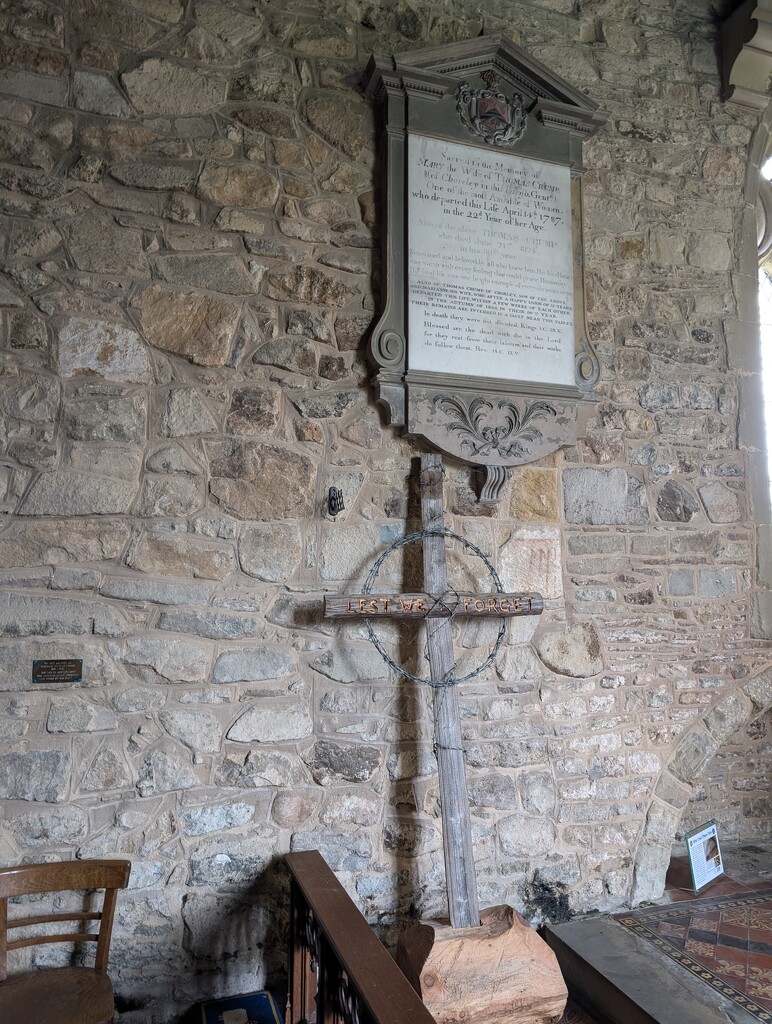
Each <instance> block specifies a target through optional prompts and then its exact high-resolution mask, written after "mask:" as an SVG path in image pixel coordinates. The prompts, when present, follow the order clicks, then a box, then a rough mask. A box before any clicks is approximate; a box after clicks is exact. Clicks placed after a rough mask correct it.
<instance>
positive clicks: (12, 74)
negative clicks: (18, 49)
mask: <svg viewBox="0 0 772 1024" xmlns="http://www.w3.org/2000/svg"><path fill="white" fill-rule="evenodd" d="M0 90H1V91H2V92H3V93H5V94H6V95H9V96H18V97H20V98H21V99H25V100H32V101H33V102H34V103H45V104H47V105H49V106H52V107H64V106H66V104H67V92H68V83H67V79H66V78H52V77H49V76H47V75H35V74H32V72H30V71H20V70H15V69H11V68H4V69H2V70H0Z"/></svg>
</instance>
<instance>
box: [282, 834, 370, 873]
mask: <svg viewBox="0 0 772 1024" xmlns="http://www.w3.org/2000/svg"><path fill="white" fill-rule="evenodd" d="M290 849H291V850H292V852H293V853H294V852H296V851H299V850H318V851H319V852H320V853H321V855H322V857H324V859H325V860H326V861H327V864H328V865H329V866H330V867H331V868H332V870H333V871H364V870H365V868H367V867H368V866H369V864H370V861H371V858H372V847H371V845H370V840H369V839H368V838H367V837H366V836H363V835H349V834H348V833H346V832H333V831H330V830H327V829H326V830H319V831H314V830H311V831H308V832H295V833H294V835H293V836H292V839H291V841H290Z"/></svg>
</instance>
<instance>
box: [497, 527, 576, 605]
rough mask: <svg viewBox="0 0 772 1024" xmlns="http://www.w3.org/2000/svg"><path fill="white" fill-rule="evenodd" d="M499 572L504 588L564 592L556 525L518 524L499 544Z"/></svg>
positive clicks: (552, 594)
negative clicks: (523, 525)
mask: <svg viewBox="0 0 772 1024" xmlns="http://www.w3.org/2000/svg"><path fill="white" fill-rule="evenodd" d="M498 570H499V576H500V578H501V582H502V585H503V586H504V589H505V590H506V591H512V592H517V591H531V590H533V591H535V592H536V593H538V594H541V595H542V596H543V597H545V598H548V599H550V598H560V597H562V596H563V576H562V566H561V558H560V532H559V530H558V528H557V527H551V526H541V527H540V526H532V527H520V528H518V529H515V530H512V531H510V532H508V535H507V537H506V539H505V540H504V541H503V543H501V544H500V546H499V564H498Z"/></svg>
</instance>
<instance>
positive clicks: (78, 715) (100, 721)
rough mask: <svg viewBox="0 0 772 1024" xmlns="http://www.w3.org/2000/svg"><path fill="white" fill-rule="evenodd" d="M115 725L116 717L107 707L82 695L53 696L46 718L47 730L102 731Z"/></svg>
mask: <svg viewBox="0 0 772 1024" xmlns="http://www.w3.org/2000/svg"><path fill="white" fill-rule="evenodd" d="M117 727H118V719H117V718H116V717H115V714H114V713H113V712H112V711H111V710H110V709H109V708H106V707H103V706H101V705H99V704H94V703H93V702H92V701H88V700H84V699H83V698H82V697H54V698H53V700H52V701H51V707H50V708H49V711H48V718H47V720H46V729H47V730H48V731H49V732H104V731H112V730H114V729H117Z"/></svg>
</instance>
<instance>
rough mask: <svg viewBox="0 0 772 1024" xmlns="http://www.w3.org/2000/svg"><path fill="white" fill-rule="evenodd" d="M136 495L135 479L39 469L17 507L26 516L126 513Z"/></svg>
mask: <svg viewBox="0 0 772 1024" xmlns="http://www.w3.org/2000/svg"><path fill="white" fill-rule="evenodd" d="M135 497H136V483H135V482H134V481H129V480H116V479H114V478H109V477H102V476H92V475H90V474H86V473H72V472H66V471H58V470H56V471H54V472H48V473H41V474H40V476H39V477H38V478H37V480H35V482H34V483H33V485H32V487H31V488H30V490H29V491H28V492H27V496H26V497H25V499H24V500H23V502H22V504H21V508H20V509H19V511H20V512H21V513H22V514H23V515H27V516H61V515H72V516H85V515H89V514H96V515H114V514H117V513H126V512H128V511H129V509H130V508H131V505H132V503H133V502H134V498H135Z"/></svg>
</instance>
